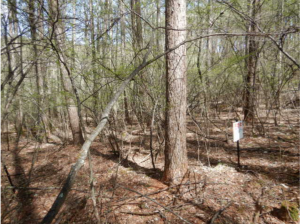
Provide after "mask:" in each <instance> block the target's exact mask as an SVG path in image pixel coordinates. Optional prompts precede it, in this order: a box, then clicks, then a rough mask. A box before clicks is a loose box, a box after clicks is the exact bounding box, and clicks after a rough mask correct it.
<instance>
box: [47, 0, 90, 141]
mask: <svg viewBox="0 0 300 224" xmlns="http://www.w3.org/2000/svg"><path fill="white" fill-rule="evenodd" d="M48 1H49V6H50V13H51V26H52V28H53V33H54V37H55V46H54V48H55V51H56V53H57V55H58V57H59V59H60V69H61V75H62V82H63V87H64V90H65V91H66V92H67V93H69V94H74V93H75V91H76V89H75V86H74V81H73V80H72V77H71V70H70V69H69V67H68V60H67V57H66V55H65V53H66V52H67V47H66V43H65V42H66V37H65V35H64V34H65V31H64V24H63V21H62V20H61V10H60V4H59V3H60V1H57V0H48ZM66 102H67V109H68V116H69V120H70V126H71V131H72V136H73V143H74V144H82V143H83V142H84V139H83V135H82V130H81V125H80V118H79V112H78V107H77V106H76V101H75V100H74V98H72V97H71V96H66Z"/></svg>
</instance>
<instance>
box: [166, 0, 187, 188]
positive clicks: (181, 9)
mask: <svg viewBox="0 0 300 224" xmlns="http://www.w3.org/2000/svg"><path fill="white" fill-rule="evenodd" d="M166 28H167V29H166V50H168V49H170V48H172V47H174V46H176V45H178V44H179V43H181V42H183V41H184V40H185V38H186V31H183V30H182V29H185V28H186V2H185V0H172V1H171V0H166ZM174 29H180V31H176V30H174ZM166 68H167V71H166V73H167V80H166V91H167V92H166V98H167V110H166V143H165V170H164V176H163V180H164V181H165V182H167V183H170V184H173V183H175V184H176V183H179V182H180V181H181V179H182V178H183V176H184V175H185V173H186V171H187V169H188V159H187V152H186V105H187V103H186V98H187V96H186V72H187V66H186V47H185V45H182V46H180V47H179V48H177V49H176V50H175V51H172V52H170V53H168V54H167V56H166Z"/></svg>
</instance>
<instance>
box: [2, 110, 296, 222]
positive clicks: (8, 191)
mask: <svg viewBox="0 0 300 224" xmlns="http://www.w3.org/2000/svg"><path fill="white" fill-rule="evenodd" d="M286 113H288V114H289V116H288V120H284V119H282V120H281V122H280V124H279V126H274V124H273V123H272V121H271V120H270V121H266V122H264V130H265V135H264V136H262V135H261V128H262V127H261V128H260V126H259V123H255V125H257V126H255V125H254V126H253V127H254V128H252V126H245V127H244V139H242V140H241V141H240V147H241V167H240V168H239V167H238V166H237V150H236V143H233V142H232V141H226V132H227V133H228V135H227V136H228V137H229V138H230V139H232V134H231V133H232V121H231V120H229V123H228V127H225V124H226V117H225V115H224V116H223V115H222V114H221V115H220V117H219V118H218V119H216V118H214V119H212V121H213V122H214V125H211V128H210V129H209V133H206V136H209V137H208V138H204V137H203V135H198V134H197V133H201V131H200V130H197V127H196V125H195V124H194V122H193V121H192V120H189V122H188V133H187V146H188V158H189V172H188V173H187V174H186V175H185V178H184V179H183V180H182V183H181V184H180V185H176V186H167V185H165V184H164V183H163V182H161V177H162V170H163V165H164V158H163V153H160V154H158V157H157V159H156V162H155V165H156V169H155V170H154V169H153V167H152V163H151V156H150V151H149V148H150V146H149V145H150V132H149V130H146V131H142V130H141V128H139V126H138V125H137V124H135V125H132V126H127V130H126V131H123V132H122V133H115V134H116V139H118V145H119V147H120V148H121V149H122V151H124V152H127V153H126V155H125V156H124V157H125V159H123V160H122V161H120V159H119V157H118V156H115V155H114V154H113V152H112V148H111V146H110V144H109V143H108V142H107V140H104V141H100V139H98V140H97V141H95V142H94V143H93V144H92V146H91V157H92V165H93V172H94V186H95V196H96V204H97V205H96V209H97V210H98V212H99V215H100V219H101V220H100V221H101V223H122V224H123V223H239V224H247V223H249V224H250V223H266V224H280V223H297V222H296V221H293V220H292V217H294V218H295V215H296V216H298V214H297V209H298V206H299V201H300V197H299V130H300V124H299V117H298V113H299V111H298V110H292V111H286ZM285 117H287V116H285ZM203 122H204V121H203ZM201 124H202V125H204V123H201ZM90 129H92V128H90ZM208 134H209V135H208ZM4 137H5V136H4ZM104 139H107V138H104ZM153 140H154V145H153V148H154V149H157V148H159V147H158V146H159V143H158V141H157V138H154V139H153ZM162 148H163V147H162ZM79 149H80V147H77V146H72V145H68V144H66V145H62V144H57V143H47V144H38V143H37V142H34V141H33V140H32V139H30V140H28V139H26V138H22V139H21V141H20V143H19V147H18V148H16V147H14V145H13V144H12V143H10V145H9V148H8V144H7V142H5V141H2V162H3V163H2V164H3V166H2V167H1V169H2V178H1V183H2V185H1V189H2V191H1V196H2V200H1V207H2V209H1V211H2V212H1V215H2V216H1V221H2V223H30V224H34V223H39V222H40V221H41V220H42V218H43V217H44V216H45V214H46V213H47V211H48V210H49V208H50V207H51V205H52V203H53V201H54V199H55V198H56V196H57V194H58V192H59V190H60V187H61V186H62V185H63V182H64V180H65V179H66V176H67V174H68V172H69V171H70V168H71V165H72V164H73V163H74V162H75V161H76V158H77V157H78V150H79ZM4 165H5V166H6V168H7V170H8V172H9V174H10V176H11V181H12V183H13V185H14V186H17V188H14V190H13V189H12V187H10V183H9V180H8V178H7V175H6V172H5V170H4ZM89 176H90V169H89V163H88V160H86V162H85V164H84V166H83V168H82V169H81V170H80V172H79V173H78V176H77V179H76V183H75V185H74V186H73V188H72V191H71V193H70V194H69V196H68V198H67V201H66V202H65V204H64V206H63V208H62V209H61V211H60V213H59V215H58V216H57V218H56V221H55V222H54V223H97V221H96V218H95V212H94V211H95V209H94V206H93V202H92V200H91V193H90V184H89V183H90V181H89ZM282 205H283V206H282ZM284 206H286V207H288V209H289V211H290V212H287V210H286V209H284V208H285V207H284Z"/></svg>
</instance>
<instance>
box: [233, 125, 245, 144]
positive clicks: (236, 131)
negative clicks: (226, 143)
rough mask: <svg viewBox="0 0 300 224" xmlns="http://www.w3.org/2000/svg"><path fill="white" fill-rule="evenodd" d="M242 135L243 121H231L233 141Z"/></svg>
mask: <svg viewBox="0 0 300 224" xmlns="http://www.w3.org/2000/svg"><path fill="white" fill-rule="evenodd" d="M243 137H244V135H243V122H242V121H238V122H235V123H233V141H234V142H237V141H238V140H240V139H242V138H243Z"/></svg>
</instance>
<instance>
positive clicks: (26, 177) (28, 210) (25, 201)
mask: <svg viewBox="0 0 300 224" xmlns="http://www.w3.org/2000/svg"><path fill="white" fill-rule="evenodd" d="M19 153H20V150H19V149H18V146H16V147H15V148H14V150H13V152H12V155H13V163H14V164H13V166H14V168H15V173H17V174H19V175H16V176H14V178H13V183H14V185H15V187H16V188H17V191H16V198H17V201H18V206H19V208H20V209H19V211H18V214H17V219H18V223H32V224H34V223H38V222H39V221H40V218H39V217H37V214H36V208H35V206H33V199H34V193H33V192H31V191H30V190H28V187H29V186H30V182H31V180H30V171H29V173H28V174H26V172H25V170H24V168H23V167H22V158H21V156H19ZM31 170H32V169H31Z"/></svg>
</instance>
